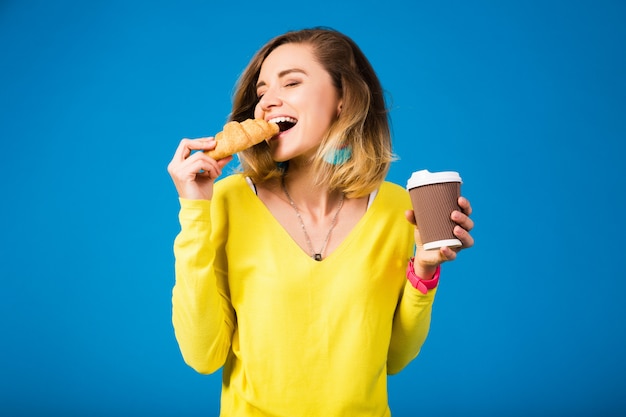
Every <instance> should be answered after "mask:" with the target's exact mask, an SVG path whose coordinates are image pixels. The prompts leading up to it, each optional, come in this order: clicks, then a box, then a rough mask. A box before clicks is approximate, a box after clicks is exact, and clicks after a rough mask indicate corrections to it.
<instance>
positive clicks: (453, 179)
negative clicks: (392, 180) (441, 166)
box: [406, 170, 462, 250]
mask: <svg viewBox="0 0 626 417" xmlns="http://www.w3.org/2000/svg"><path fill="white" fill-rule="evenodd" d="M461 183H462V181H461V177H460V176H459V173H458V172H454V171H444V172H429V171H427V170H422V171H416V172H414V173H413V174H412V175H411V178H409V180H408V182H407V186H406V188H407V190H408V191H409V193H410V195H411V202H412V203H413V212H414V213H415V220H416V222H417V228H418V229H419V231H420V237H421V239H422V243H423V245H424V249H425V250H431V249H439V248H441V247H442V246H448V247H456V246H461V245H462V243H461V241H460V240H459V239H457V238H456V236H454V233H453V230H454V226H456V223H455V222H453V221H452V220H451V219H450V214H452V212H453V211H454V210H460V209H461V208H460V207H459V204H458V200H459V196H460V195H461Z"/></svg>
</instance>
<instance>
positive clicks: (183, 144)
mask: <svg viewBox="0 0 626 417" xmlns="http://www.w3.org/2000/svg"><path fill="white" fill-rule="evenodd" d="M216 144H217V142H216V141H215V139H213V138H212V137H208V138H198V139H187V138H185V139H182V140H181V141H180V143H179V144H178V148H177V149H176V153H175V154H174V157H175V158H177V159H178V160H183V159H187V158H188V157H189V155H191V153H192V151H208V150H211V149H214V148H215V145H216Z"/></svg>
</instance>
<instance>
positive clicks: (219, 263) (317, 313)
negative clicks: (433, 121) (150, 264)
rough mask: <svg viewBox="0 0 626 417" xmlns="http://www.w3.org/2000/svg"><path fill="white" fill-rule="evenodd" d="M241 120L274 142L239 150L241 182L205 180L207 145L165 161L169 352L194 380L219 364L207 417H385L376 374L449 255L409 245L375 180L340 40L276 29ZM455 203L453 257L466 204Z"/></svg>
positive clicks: (377, 109) (355, 73) (375, 115)
mask: <svg viewBox="0 0 626 417" xmlns="http://www.w3.org/2000/svg"><path fill="white" fill-rule="evenodd" d="M248 118H260V119H265V120H268V121H273V122H276V123H278V124H279V126H280V128H281V132H280V133H279V134H278V135H277V136H276V137H274V138H272V139H271V140H270V141H269V143H265V142H262V143H261V144H259V145H256V146H254V147H253V148H251V149H249V150H246V151H244V152H242V153H241V154H240V155H239V157H240V160H241V164H242V172H241V173H239V174H234V175H230V176H227V177H226V178H223V179H221V180H220V181H218V182H215V179H216V178H217V177H218V176H219V175H221V171H222V168H223V167H224V166H225V165H226V164H227V163H228V162H229V161H230V160H231V158H230V157H229V158H226V159H223V160H220V161H215V160H213V159H211V158H209V157H208V156H207V155H206V154H204V153H203V152H195V153H193V152H192V151H195V150H203V151H206V150H210V149H213V148H214V147H215V141H214V140H213V138H205V139H196V140H189V139H183V140H182V141H181V143H180V145H179V147H178V149H177V151H176V153H175V155H174V157H173V159H172V161H171V163H170V165H169V167H168V170H169V172H170V175H171V176H172V179H173V181H174V183H175V185H176V188H177V191H178V193H179V197H180V203H181V211H180V216H179V217H180V222H181V232H180V234H179V235H178V237H177V238H176V241H175V245H174V248H175V255H176V284H175V286H174V290H173V300H172V302H173V323H174V329H175V333H176V337H177V340H178V343H179V345H180V349H181V352H182V354H183V357H184V359H185V361H186V362H187V363H188V364H189V365H190V366H192V367H193V368H194V369H196V370H197V371H198V372H201V373H211V372H214V371H216V370H218V369H219V368H221V367H222V366H223V385H222V397H221V413H222V415H223V416H269V415H271V416H279V415H280V416H292V417H293V416H378V417H382V416H389V415H390V410H389V406H388V401H387V374H394V373H397V372H399V371H400V370H401V369H402V368H403V367H405V366H406V365H407V364H408V363H409V362H410V361H411V360H412V359H413V358H414V357H415V356H416V355H417V353H418V352H419V350H420V347H421V345H422V343H423V342H424V340H425V338H426V335H427V332H428V328H429V325H430V314H431V307H432V303H433V299H434V296H435V292H436V289H435V286H436V283H437V280H438V275H439V266H440V264H441V263H443V262H445V261H449V260H453V259H454V258H455V257H456V252H455V251H454V250H452V249H450V248H447V247H446V248H442V249H441V250H439V251H425V250H423V249H422V247H421V242H420V240H419V232H418V231H417V229H416V228H415V226H414V224H415V220H414V217H413V214H412V211H411V202H410V199H409V196H408V193H407V192H406V190H404V189H403V188H402V187H400V186H398V185H394V184H391V183H389V182H385V181H384V177H385V175H386V173H387V171H388V168H389V164H390V162H391V161H392V153H391V141H390V134H389V126H388V119H387V112H386V108H385V103H384V99H383V92H382V88H381V86H380V83H379V81H378V79H377V77H376V75H375V73H374V71H373V69H372V68H371V66H370V64H369V62H368V61H367V59H366V58H365V56H364V55H363V53H362V52H361V51H360V49H359V48H358V47H357V45H355V43H354V42H353V41H352V40H351V39H349V38H348V37H346V36H345V35H343V34H341V33H338V32H336V31H333V30H327V29H311V30H301V31H295V32H289V33H286V34H284V35H282V36H278V37H277V38H275V39H273V40H271V41H270V42H269V43H268V44H267V45H265V46H264V47H263V48H262V49H261V50H260V51H259V52H258V53H257V54H256V55H255V56H254V58H253V59H252V60H251V62H250V63H249V65H248V67H247V69H246V70H245V71H244V73H243V74H242V76H241V78H240V80H239V82H238V85H237V89H236V92H235V97H234V103H233V111H232V114H231V120H236V121H243V120H245V119H248ZM459 205H460V207H461V208H462V211H463V212H459V211H455V212H454V213H453V214H452V219H453V220H454V221H455V222H457V223H458V226H456V228H455V234H456V236H457V237H458V238H459V239H460V240H461V242H462V243H463V248H466V247H470V246H472V245H473V239H472V237H471V236H470V234H469V231H470V230H471V229H472V227H473V222H472V220H471V219H470V218H469V217H468V216H469V214H470V212H471V207H470V204H469V202H468V201H467V200H466V199H464V198H461V199H459ZM457 250H458V249H457ZM413 257H414V258H415V260H414V263H413V261H412V258H413ZM409 263H412V264H413V265H412V267H411V266H410V267H409V268H407V265H409ZM407 275H408V276H409V278H411V279H410V280H409V279H407ZM418 281H419V282H420V285H419V288H416V287H417V286H418V285H417V283H418Z"/></svg>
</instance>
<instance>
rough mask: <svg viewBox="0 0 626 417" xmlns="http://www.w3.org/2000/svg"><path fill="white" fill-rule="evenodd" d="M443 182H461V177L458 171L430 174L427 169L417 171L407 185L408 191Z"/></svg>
mask: <svg viewBox="0 0 626 417" xmlns="http://www.w3.org/2000/svg"><path fill="white" fill-rule="evenodd" d="M442 182H460V183H462V182H463V181H461V176H460V175H459V173H458V172H456V171H442V172H429V171H428V170H426V169H423V170H421V171H415V172H414V173H413V174H412V175H411V178H409V180H408V181H407V183H406V189H407V190H410V189H411V188H416V187H421V186H423V185H429V184H439V183H442Z"/></svg>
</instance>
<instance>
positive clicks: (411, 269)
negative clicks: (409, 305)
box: [406, 258, 441, 294]
mask: <svg viewBox="0 0 626 417" xmlns="http://www.w3.org/2000/svg"><path fill="white" fill-rule="evenodd" d="M429 269H430V271H426V270H425V268H422V267H418V271H416V270H415V265H414V258H411V259H410V260H409V264H408V266H407V268H406V277H407V279H408V280H409V282H410V283H411V285H413V287H414V288H416V289H417V290H419V291H420V292H421V293H422V294H426V293H427V292H428V290H431V289H433V288H436V287H437V284H438V283H439V275H440V273H441V265H437V266H436V267H434V268H429ZM418 272H419V273H420V274H422V275H418ZM423 277H426V278H423Z"/></svg>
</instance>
